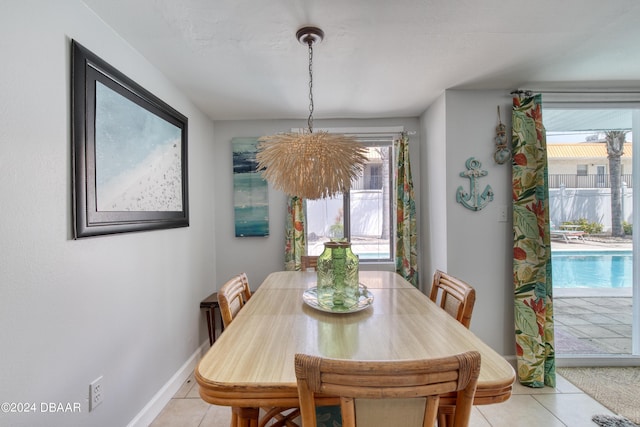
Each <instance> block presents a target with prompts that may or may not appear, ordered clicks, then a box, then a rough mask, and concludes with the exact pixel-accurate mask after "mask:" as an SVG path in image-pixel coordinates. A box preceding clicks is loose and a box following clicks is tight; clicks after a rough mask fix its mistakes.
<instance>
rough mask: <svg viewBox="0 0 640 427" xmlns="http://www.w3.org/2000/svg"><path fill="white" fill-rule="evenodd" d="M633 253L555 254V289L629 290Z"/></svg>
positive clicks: (553, 253)
mask: <svg viewBox="0 0 640 427" xmlns="http://www.w3.org/2000/svg"><path fill="white" fill-rule="evenodd" d="M632 264H633V253H632V251H589V252H586V251H554V252H552V253H551V265H552V267H551V268H552V274H553V287H554V288H630V287H631V285H632V283H633V265H632Z"/></svg>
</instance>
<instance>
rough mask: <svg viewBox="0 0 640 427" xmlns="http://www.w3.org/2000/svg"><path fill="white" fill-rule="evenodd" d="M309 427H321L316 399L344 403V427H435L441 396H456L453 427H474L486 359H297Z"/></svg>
mask: <svg viewBox="0 0 640 427" xmlns="http://www.w3.org/2000/svg"><path fill="white" fill-rule="evenodd" d="M295 370H296V379H297V384H298V395H299V397H300V412H301V418H302V425H303V426H305V427H306V426H315V425H316V403H315V399H314V398H315V395H316V394H322V395H330V396H338V397H340V410H341V413H342V426H343V427H356V426H358V425H361V426H362V425H372V424H369V420H372V421H374V422H375V425H398V426H403V427H410V426H411V427H413V426H422V427H433V426H434V425H435V422H436V416H437V412H438V403H439V401H440V395H442V394H454V395H455V396H456V410H455V415H454V420H453V424H452V426H453V427H465V426H468V423H469V417H470V415H471V408H472V405H473V398H474V395H475V391H476V385H477V381H478V375H479V374H480V353H478V352H477V351H469V352H466V353H461V354H458V355H454V356H449V357H442V358H437V359H425V360H399V361H358V360H338V359H326V358H322V357H318V356H311V355H305V354H296V356H295Z"/></svg>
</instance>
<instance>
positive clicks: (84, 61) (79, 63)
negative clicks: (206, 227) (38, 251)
mask: <svg viewBox="0 0 640 427" xmlns="http://www.w3.org/2000/svg"><path fill="white" fill-rule="evenodd" d="M71 58H72V60H71V62H72V64H71V70H72V71H71V73H72V75H71V80H72V82H71V109H72V113H71V116H72V119H71V121H72V124H71V129H72V137H71V139H72V144H73V147H72V153H73V159H72V164H73V173H72V177H73V202H74V232H75V233H74V237H75V238H76V239H77V238H82V237H89V236H97V235H103V234H114V233H125V232H134V231H146V230H158V229H164V228H176V227H188V226H189V195H188V171H187V122H188V121H187V118H186V117H185V116H183V115H182V114H180V113H179V112H178V111H176V110H174V109H173V108H171V107H170V106H169V105H167V104H166V103H164V102H163V101H162V100H160V99H159V98H157V97H156V96H154V95H153V94H152V93H150V92H148V91H147V90H145V89H144V88H143V87H141V86H140V85H138V84H137V83H135V82H134V81H133V80H131V79H129V78H128V77H126V76H125V75H124V74H122V73H121V72H119V71H118V70H116V69H115V68H114V67H112V66H111V65H109V64H108V63H106V62H105V61H103V60H102V59H100V58H99V57H98V56H96V55H95V54H93V53H92V52H90V51H89V50H87V49H86V48H85V47H83V46H82V45H80V44H79V43H77V42H76V41H72V54H71Z"/></svg>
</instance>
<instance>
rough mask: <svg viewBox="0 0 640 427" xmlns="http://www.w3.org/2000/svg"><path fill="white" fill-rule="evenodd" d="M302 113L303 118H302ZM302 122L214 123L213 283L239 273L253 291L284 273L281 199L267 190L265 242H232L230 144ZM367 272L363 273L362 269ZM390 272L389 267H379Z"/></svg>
mask: <svg viewBox="0 0 640 427" xmlns="http://www.w3.org/2000/svg"><path fill="white" fill-rule="evenodd" d="M301 113H302V112H301ZM305 123H306V122H305V121H304V120H302V119H301V120H242V121H216V122H215V146H216V156H215V157H216V158H215V163H214V170H215V194H216V203H217V210H216V230H217V233H216V255H217V257H216V271H217V276H216V277H217V281H218V283H224V281H226V280H228V279H229V278H230V277H231V276H233V275H235V274H238V273H239V272H242V271H244V272H246V273H247V275H248V277H249V282H250V284H251V288H252V289H253V290H255V289H257V287H258V286H259V285H260V283H262V281H263V280H264V279H265V277H266V276H267V275H268V274H269V273H271V272H273V271H277V270H282V269H283V268H284V222H285V214H286V203H287V200H286V196H285V195H284V193H282V192H281V191H277V190H274V189H273V188H269V236H268V237H235V233H234V220H233V168H232V149H231V139H232V138H234V137H259V136H263V135H272V134H275V133H281V132H289V131H290V130H291V129H293V128H300V127H304V126H305ZM314 124H315V127H316V128H353V127H355V128H364V127H388V126H404V129H405V130H406V131H407V132H415V131H417V130H418V120H417V119H415V118H414V119H379V120H356V119H353V120H318V119H315V120H314ZM419 138H420V136H419V135H414V136H411V137H410V139H411V141H412V142H411V144H412V145H411V147H410V150H411V158H412V159H415V161H414V162H413V163H412V173H413V179H414V182H415V185H416V192H417V193H418V195H419V191H420V165H419V160H418V159H419V158H420V152H419V149H420V147H419ZM363 268H366V267H363ZM380 268H384V269H393V266H388V265H386V266H381V267H380Z"/></svg>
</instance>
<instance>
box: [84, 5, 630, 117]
mask: <svg viewBox="0 0 640 427" xmlns="http://www.w3.org/2000/svg"><path fill="white" fill-rule="evenodd" d="M83 1H84V3H86V4H87V6H89V7H90V8H91V9H93V10H94V11H95V13H96V14H97V15H99V16H100V17H101V18H102V19H103V20H104V21H105V22H106V23H107V24H108V25H109V26H111V27H112V28H114V29H115V31H116V32H117V33H119V34H120V35H121V36H122V37H123V38H124V39H126V40H127V41H128V43H129V44H131V45H132V46H133V47H134V48H135V49H136V50H137V51H139V52H140V53H141V54H142V55H143V56H145V57H146V58H147V59H148V60H149V61H150V62H151V63H153V64H154V65H155V66H156V67H157V68H158V69H159V70H161V71H162V72H163V73H164V74H165V75H166V76H167V77H168V78H169V79H170V80H172V81H173V82H174V84H175V85H176V86H177V87H179V88H180V89H181V90H182V91H183V92H184V93H185V94H186V95H187V96H188V97H189V98H190V99H191V100H192V101H193V102H194V104H196V105H197V106H198V107H199V108H200V109H201V110H202V111H203V112H204V113H205V114H207V115H208V116H209V117H211V118H212V119H213V120H239V119H301V118H306V116H307V115H308V107H309V98H308V90H309V88H308V84H309V81H308V79H309V76H308V63H307V61H308V52H307V47H306V46H305V45H302V44H300V43H299V42H298V41H297V39H296V37H295V33H296V31H297V30H298V29H299V28H300V27H303V26H308V25H314V26H318V27H320V28H322V29H323V30H324V32H325V39H324V41H323V42H322V43H320V44H318V45H316V46H315V47H314V58H313V74H314V76H313V77H314V79H313V88H314V104H315V112H314V117H315V118H381V117H417V116H419V115H420V114H422V113H423V112H424V111H425V110H426V109H427V107H428V106H429V105H430V104H431V103H432V102H433V101H434V100H435V99H436V98H437V97H438V96H439V95H440V94H442V93H443V91H444V90H445V89H451V88H458V89H505V88H508V89H512V88H513V89H515V88H519V87H522V88H527V89H532V88H535V89H540V88H561V89H571V88H586V87H589V88H630V87H635V88H638V87H640V25H638V22H640V2H639V1H637V0H610V1H603V0H562V1H558V0H396V1H389V0H315V1H314V0H179V1H176V0H135V1H131V0H83ZM89 48H90V47H89ZM523 85H527V87H523Z"/></svg>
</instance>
